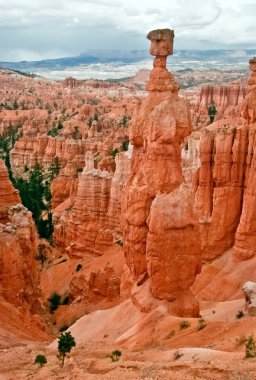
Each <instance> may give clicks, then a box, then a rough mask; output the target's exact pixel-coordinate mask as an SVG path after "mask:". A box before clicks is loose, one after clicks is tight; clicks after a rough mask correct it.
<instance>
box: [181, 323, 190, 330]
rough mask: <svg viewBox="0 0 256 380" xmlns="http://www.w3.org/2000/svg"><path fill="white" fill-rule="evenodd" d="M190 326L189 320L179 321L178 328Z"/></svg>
mask: <svg viewBox="0 0 256 380" xmlns="http://www.w3.org/2000/svg"><path fill="white" fill-rule="evenodd" d="M189 326H190V322H189V321H181V322H180V329H181V330H182V329H186V328H188V327H189Z"/></svg>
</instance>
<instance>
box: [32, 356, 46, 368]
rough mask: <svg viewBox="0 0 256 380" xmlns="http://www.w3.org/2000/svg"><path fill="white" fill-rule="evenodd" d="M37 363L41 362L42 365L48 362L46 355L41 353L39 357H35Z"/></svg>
mask: <svg viewBox="0 0 256 380" xmlns="http://www.w3.org/2000/svg"><path fill="white" fill-rule="evenodd" d="M35 363H36V364H39V366H40V367H42V366H43V365H44V364H46V363H47V359H46V357H45V356H44V355H42V354H39V355H37V357H36V358H35Z"/></svg>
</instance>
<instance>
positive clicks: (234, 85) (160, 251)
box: [0, 30, 256, 380]
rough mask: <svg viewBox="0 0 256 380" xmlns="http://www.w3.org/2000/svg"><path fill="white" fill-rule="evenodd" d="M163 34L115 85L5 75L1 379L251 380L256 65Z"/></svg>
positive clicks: (0, 109)
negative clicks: (189, 59) (192, 51)
mask: <svg viewBox="0 0 256 380" xmlns="http://www.w3.org/2000/svg"><path fill="white" fill-rule="evenodd" d="M164 31H165V32H161V33H162V34H161V33H160V37H159V35H158V34H157V33H156V32H157V31H153V32H150V33H149V35H148V39H149V40H150V43H151V50H150V52H151V54H152V55H153V56H155V60H154V64H153V68H152V60H151V61H150V66H149V65H146V66H143V64H142V65H141V67H137V70H136V75H133V73H132V75H130V74H129V75H125V77H123V79H122V78H121V79H120V78H118V80H117V81H115V80H114V81H113V80H105V79H107V78H108V79H111V78H110V77H107V78H102V79H104V80H102V79H85V77H84V76H83V75H82V74H81V75H80V74H79V73H77V75H76V72H74V70H73V71H72V76H71V75H69V72H65V79H62V78H56V77H55V76H54V75H53V74H51V75H49V77H48V78H45V77H43V76H39V75H34V73H26V72H23V71H19V70H20V69H22V67H21V68H20V67H19V68H16V69H13V70H12V69H10V68H0V84H1V86H0V380H14V379H15V380H16V379H39V380H40V379H42V380H43V379H70V380H71V379H88V380H89V379H111V380H114V379H124V378H127V379H132V380H135V379H136V380H139V379H145V380H151V379H154V380H157V379H158V380H160V379H170V380H172V379H175V380H176V379H177V380H178V379H180V380H192V379H202V380H207V379H209V380H215V379H216V380H218V379H221V380H224V379H225V380H231V379H232V380H255V378H256V348H255V347H254V346H253V347H250V349H251V351H250V352H251V354H250V355H249V354H248V339H249V337H252V340H253V342H254V335H255V331H256V317H255V316H256V309H255V308H256V306H255V302H256V301H255V299H256V222H255V221H256V218H255V215H256V191H255V188H256V186H255V185H256V183H255V181H256V179H255V178H256V176H255V168H256V137H255V136H256V100H255V99H256V92H255V91H256V58H253V57H252V56H251V57H250V60H249V65H248V57H247V56H246V58H245V59H244V61H243V67H242V68H241V67H240V66H239V65H237V67H232V68H231V67H226V69H221V70H219V68H218V67H217V69H213V68H211V67H210V68H209V67H208V69H207V70H203V71H202V70H201V69H200V70H198V68H197V67H195V68H193V69H191V68H186V67H185V68H184V67H183V68H178V67H176V70H174V72H173V73H172V72H171V71H172V66H171V63H170V64H169V63H168V64H167V66H166V57H167V56H168V55H171V54H172V45H171V44H170V41H171V42H172V38H173V37H172V35H171V34H170V35H169V34H168V33H167V32H166V30H164ZM170 32H171V31H170ZM165 33H167V35H166V34H165ZM158 40H164V41H166V40H167V41H168V43H166V45H163V46H164V47H163V50H161V49H162V48H161V46H160V47H159V43H158V42H157V41H158ZM169 40H170V41H169ZM159 49H160V50H159ZM174 57H175V56H174ZM234 57H235V56H234ZM171 59H172V58H171ZM171 59H170V62H171ZM234 59H235V58H234ZM239 59H240V60H242V56H241V57H240V58H239ZM230 60H232V57H230ZM204 62H205V61H204ZM106 64H107V63H106ZM149 68H150V69H151V68H152V70H150V69H149ZM168 69H169V70H170V71H169V70H168ZM15 70H16V71H15ZM70 73H71V71H70ZM66 74H67V75H66ZM104 75H105V74H104ZM51 77H52V78H54V79H51ZM128 77H129V78H128ZM112 79H113V78H112ZM114 79H116V78H114ZM244 284H247V285H246V286H245V285H244ZM254 286H255V287H254ZM65 332H70V333H71V334H72V336H73V337H74V339H75V342H76V346H75V347H74V348H73V349H72V351H71V352H70V353H69V354H68V355H67V358H66V359H65V365H64V366H63V367H62V366H61V365H60V360H59V358H58V357H57V355H58V337H59V336H60V334H64V333H65ZM254 343H255V342H254ZM255 345H256V343H255ZM246 347H247V351H246ZM116 350H118V351H120V355H119V356H120V357H118V359H117V360H113V352H115V351H116ZM39 354H42V355H44V356H45V358H46V359H47V363H44V365H42V366H40V365H38V364H36V363H35V358H36V357H37V355H39ZM111 355H112V356H111Z"/></svg>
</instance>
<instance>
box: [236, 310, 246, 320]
mask: <svg viewBox="0 0 256 380" xmlns="http://www.w3.org/2000/svg"><path fill="white" fill-rule="evenodd" d="M243 317H244V312H243V311H242V310H239V311H238V312H237V313H236V318H237V319H240V318H243Z"/></svg>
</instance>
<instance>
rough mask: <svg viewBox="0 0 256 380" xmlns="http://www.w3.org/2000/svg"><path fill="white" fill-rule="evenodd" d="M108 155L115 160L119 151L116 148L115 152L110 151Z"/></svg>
mask: <svg viewBox="0 0 256 380" xmlns="http://www.w3.org/2000/svg"><path fill="white" fill-rule="evenodd" d="M108 153H109V155H110V156H112V157H113V158H115V157H116V155H117V154H118V153H119V150H118V149H117V148H115V149H114V150H110V151H109V152H108Z"/></svg>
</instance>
